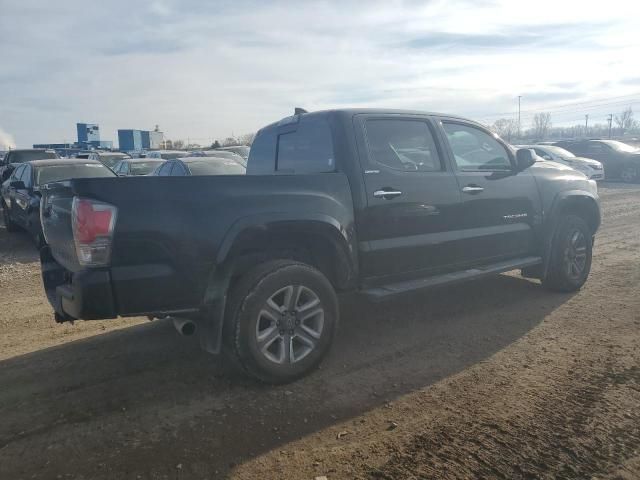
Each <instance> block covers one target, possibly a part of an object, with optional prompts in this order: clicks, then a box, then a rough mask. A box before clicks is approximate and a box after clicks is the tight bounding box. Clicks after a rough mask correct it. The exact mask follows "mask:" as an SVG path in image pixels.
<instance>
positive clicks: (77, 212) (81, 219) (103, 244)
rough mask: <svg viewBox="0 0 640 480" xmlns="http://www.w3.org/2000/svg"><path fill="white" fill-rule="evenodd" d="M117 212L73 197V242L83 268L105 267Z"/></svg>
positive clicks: (106, 204)
mask: <svg viewBox="0 0 640 480" xmlns="http://www.w3.org/2000/svg"><path fill="white" fill-rule="evenodd" d="M117 212H118V209H117V208H116V207H115V206H113V205H109V204H108V203H103V202H98V201H96V200H91V199H89V198H80V197H74V199H73V206H72V211H71V218H72V226H73V240H74V242H75V246H76V254H77V255H78V261H79V262H80V264H82V265H94V266H99V265H106V264H108V263H109V260H110V257H111V241H112V237H113V229H114V227H115V222H116V214H117Z"/></svg>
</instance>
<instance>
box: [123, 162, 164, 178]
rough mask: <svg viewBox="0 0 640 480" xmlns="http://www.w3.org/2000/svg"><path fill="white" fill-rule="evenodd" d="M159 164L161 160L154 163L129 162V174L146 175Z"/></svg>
mask: <svg viewBox="0 0 640 480" xmlns="http://www.w3.org/2000/svg"><path fill="white" fill-rule="evenodd" d="M161 163H162V161H161V160H158V161H155V162H154V161H150V162H131V164H130V173H131V175H148V174H150V173H151V172H152V171H153V170H154V169H155V168H156V167H157V166H158V165H160V164H161Z"/></svg>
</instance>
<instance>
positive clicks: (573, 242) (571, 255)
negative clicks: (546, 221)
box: [542, 214, 593, 292]
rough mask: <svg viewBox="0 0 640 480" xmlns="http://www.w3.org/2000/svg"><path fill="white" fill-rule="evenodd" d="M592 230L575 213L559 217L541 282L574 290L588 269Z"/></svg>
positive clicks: (583, 279) (579, 285) (565, 289)
mask: <svg viewBox="0 0 640 480" xmlns="http://www.w3.org/2000/svg"><path fill="white" fill-rule="evenodd" d="M592 242H593V239H592V233H591V230H590V229H589V226H588V225H587V222H585V220H584V219H583V218H582V217H579V216H577V215H571V214H569V215H564V216H562V217H561V218H560V220H559V223H558V227H557V229H556V233H555V236H554V239H553V244H552V247H551V258H550V263H549V268H548V271H547V274H546V276H545V278H544V279H543V280H542V284H543V285H544V286H545V287H546V288H548V289H549V290H553V291H556V292H575V291H577V290H579V289H580V288H581V287H582V286H583V285H584V283H585V282H586V281H587V277H588V276H589V272H590V270H591V256H592V248H593V243H592Z"/></svg>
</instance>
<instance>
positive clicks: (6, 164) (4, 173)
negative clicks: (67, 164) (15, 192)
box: [0, 148, 59, 182]
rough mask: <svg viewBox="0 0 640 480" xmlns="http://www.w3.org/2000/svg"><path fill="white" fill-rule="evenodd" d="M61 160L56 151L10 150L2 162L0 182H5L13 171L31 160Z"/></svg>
mask: <svg viewBox="0 0 640 480" xmlns="http://www.w3.org/2000/svg"><path fill="white" fill-rule="evenodd" d="M46 158H59V157H58V154H57V153H56V152H55V150H49V149H43V148H30V149H24V150H9V151H8V152H7V153H5V155H4V157H3V159H2V160H1V161H0V182H4V181H5V180H6V179H7V178H9V176H10V175H11V173H12V172H13V170H14V169H15V168H16V167H17V166H18V165H20V164H21V163H24V162H28V161H30V160H39V159H46Z"/></svg>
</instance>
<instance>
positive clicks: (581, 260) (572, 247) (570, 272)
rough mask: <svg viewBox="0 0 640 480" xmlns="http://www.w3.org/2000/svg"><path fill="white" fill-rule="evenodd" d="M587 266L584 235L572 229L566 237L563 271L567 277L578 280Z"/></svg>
mask: <svg viewBox="0 0 640 480" xmlns="http://www.w3.org/2000/svg"><path fill="white" fill-rule="evenodd" d="M586 265H587V239H586V237H585V235H584V233H583V232H582V231H580V230H577V229H574V230H571V231H570V232H569V235H568V236H567V246H566V248H565V252H564V270H565V272H566V274H567V276H568V277H569V278H571V279H573V280H578V279H579V278H580V277H581V276H582V274H583V272H584V269H585V267H586Z"/></svg>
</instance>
